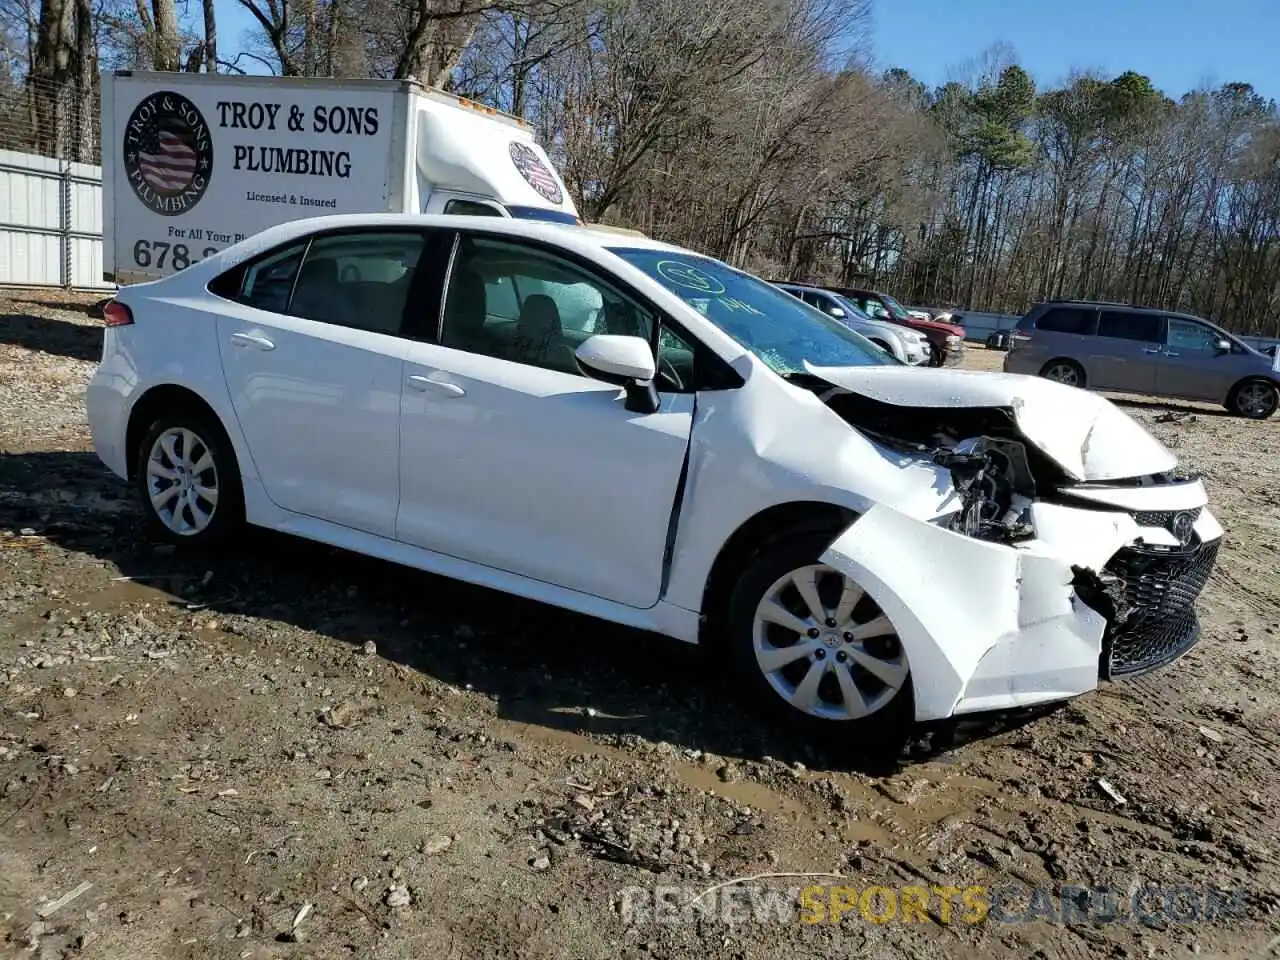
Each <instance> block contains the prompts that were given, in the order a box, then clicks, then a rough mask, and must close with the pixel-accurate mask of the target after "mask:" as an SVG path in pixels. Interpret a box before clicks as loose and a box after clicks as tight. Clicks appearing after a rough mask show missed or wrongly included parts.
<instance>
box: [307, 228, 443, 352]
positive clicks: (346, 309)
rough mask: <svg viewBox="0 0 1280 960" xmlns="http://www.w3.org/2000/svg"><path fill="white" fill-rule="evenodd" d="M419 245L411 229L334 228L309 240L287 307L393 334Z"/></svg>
mask: <svg viewBox="0 0 1280 960" xmlns="http://www.w3.org/2000/svg"><path fill="white" fill-rule="evenodd" d="M422 245H423V238H422V236H421V235H420V234H417V233H355V234H337V235H334V236H328V237H321V238H319V239H317V240H314V241H313V242H312V244H311V247H310V249H309V250H308V251H307V255H306V258H305V259H304V260H303V263H302V269H301V270H299V271H298V281H297V284H296V285H295V286H294V290H293V299H291V300H290V301H289V309H288V311H287V312H288V313H289V314H291V315H293V316H295V317H303V318H304V319H307V320H318V321H320V322H322V323H332V324H335V325H337V326H341V327H353V328H355V329H357V330H367V331H369V332H370V333H386V334H393V335H395V334H399V333H400V324H401V320H402V318H403V316H404V307H405V302H406V301H407V299H408V296H409V285H410V283H412V281H413V273H414V270H415V268H416V267H417V265H418V257H419V255H420V254H421V253H422Z"/></svg>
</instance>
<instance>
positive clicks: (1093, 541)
mask: <svg viewBox="0 0 1280 960" xmlns="http://www.w3.org/2000/svg"><path fill="white" fill-rule="evenodd" d="M1151 492H1152V491H1150V490H1136V489H1135V490H1125V491H1122V492H1121V493H1120V494H1118V495H1117V499H1120V500H1124V501H1132V502H1140V501H1143V500H1149V499H1150V497H1149V496H1144V494H1145V495H1149V494H1150V493H1151ZM1179 499H1180V500H1181V501H1182V502H1181V503H1180V504H1178V509H1177V511H1176V512H1177V513H1191V514H1193V516H1194V519H1193V520H1192V530H1191V533H1190V537H1189V538H1188V536H1187V531H1186V530H1185V529H1180V530H1179V533H1178V534H1177V535H1175V534H1174V533H1173V532H1171V531H1170V530H1168V529H1166V528H1164V527H1160V526H1157V525H1156V523H1157V521H1159V520H1161V519H1162V518H1164V516H1165V514H1166V513H1167V512H1170V511H1159V512H1157V513H1152V512H1148V513H1145V514H1144V513H1143V512H1140V511H1130V510H1124V509H1114V510H1113V509H1101V510H1100V509H1095V508H1088V507H1085V508H1077V507H1071V506H1064V505H1061V504H1058V503H1053V504H1050V503H1040V502H1037V503H1034V504H1033V505H1032V507H1031V514H1032V518H1031V519H1032V526H1033V527H1034V530H1035V536H1034V539H1030V540H1025V541H1022V542H1020V543H1018V544H1016V545H1014V546H1009V545H1004V544H999V543H994V542H990V541H987V540H981V539H977V538H973V537H969V536H965V535H963V534H960V533H956V532H953V531H952V530H949V529H947V528H946V527H944V526H942V525H940V524H939V523H936V522H929V521H925V520H920V519H917V518H914V517H911V516H908V515H906V514H904V513H900V512H898V511H895V510H893V509H892V508H890V507H887V506H883V505H877V506H875V507H873V508H871V509H870V510H868V511H867V512H866V513H865V514H863V515H862V516H861V517H859V519H858V520H857V521H855V522H854V524H853V525H852V526H850V527H849V528H848V529H847V530H846V531H845V532H844V533H843V534H841V535H840V536H839V537H838V538H837V539H836V540H835V541H833V542H832V543H831V545H830V546H829V547H828V549H827V551H826V552H825V553H824V555H823V557H822V561H823V562H824V563H826V564H828V565H829V566H832V567H834V568H836V569H838V570H840V571H841V572H843V573H845V574H846V575H848V576H850V577H852V578H854V579H855V580H856V581H857V582H858V583H859V584H860V585H861V586H862V587H863V588H864V589H865V590H866V591H867V592H868V593H869V594H871V596H872V597H873V598H874V599H875V600H876V602H877V603H878V604H879V605H880V607H881V609H882V610H883V611H884V612H885V613H886V614H887V615H888V616H889V618H890V620H892V621H893V623H894V625H895V627H896V628H897V630H898V635H899V637H900V638H901V640H902V644H903V648H904V649H905V651H906V654H907V658H908V661H909V663H910V666H911V673H912V682H913V687H914V692H915V714H916V719H917V720H920V721H925V720H937V719H942V718H945V717H950V716H953V715H956V714H963V713H974V712H978V711H985V710H1000V709H1009V708H1014V707H1025V706H1031V705H1033V704H1038V703H1046V702H1050V701H1055V700H1063V699H1067V698H1070V697H1074V696H1078V695H1080V694H1082V693H1086V692H1088V691H1090V690H1092V689H1094V688H1096V687H1097V685H1098V681H1099V679H1100V678H1101V679H1110V678H1112V677H1121V676H1133V675H1136V674H1140V673H1143V672H1146V671H1147V670H1151V669H1154V668H1156V667H1158V666H1161V665H1163V664H1165V663H1168V662H1170V661H1172V660H1174V659H1176V658H1177V657H1179V656H1181V655H1182V654H1183V653H1185V652H1186V651H1187V650H1188V649H1190V647H1191V646H1192V645H1194V643H1195V641H1196V638H1197V637H1198V635H1199V626H1198V624H1197V622H1196V617H1195V609H1194V605H1195V601H1196V598H1197V597H1198V596H1199V593H1200V591H1201V589H1202V588H1203V587H1204V584H1205V583H1206V582H1207V580H1208V576H1209V572H1210V570H1211V569H1212V566H1213V563H1214V559H1215V558H1216V554H1217V549H1218V544H1219V542H1220V540H1221V536H1222V528H1221V527H1220V526H1219V525H1218V523H1217V521H1216V520H1215V519H1214V518H1213V516H1212V515H1211V514H1210V513H1209V511H1208V509H1207V508H1206V507H1205V506H1204V491H1203V487H1202V486H1201V485H1199V484H1196V485H1195V486H1194V488H1191V489H1186V488H1184V489H1183V490H1182V492H1181V494H1180V495H1179ZM1195 501H1199V502H1198V503H1196V502H1195ZM1111 506H1117V505H1111ZM1148 524H1151V525H1150V526H1148ZM1184 539H1189V540H1190V541H1191V542H1190V543H1184V542H1183V540H1184Z"/></svg>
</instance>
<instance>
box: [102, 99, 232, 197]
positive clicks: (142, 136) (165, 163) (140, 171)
mask: <svg viewBox="0 0 1280 960" xmlns="http://www.w3.org/2000/svg"><path fill="white" fill-rule="evenodd" d="M123 147H124V170H125V176H127V177H128V178H129V185H130V186H131V187H133V192H134V194H136V195H137V197H138V199H139V200H141V201H142V203H143V205H144V206H145V207H146V208H147V209H148V210H150V211H152V212H153V213H158V214H160V215H161V216H164V217H177V216H180V215H181V214H184V213H187V212H188V211H189V210H191V208H192V207H194V206H195V205H196V204H197V203H199V202H200V198H201V197H203V196H204V193H205V191H206V190H207V189H209V179H210V178H211V177H212V175H213V140H212V138H211V137H210V135H209V125H208V124H207V123H205V122H204V117H202V116H201V115H200V111H199V110H197V109H196V105H195V104H194V103H192V102H191V101H190V100H188V99H187V98H186V97H184V96H182V95H181V94H179V93H173V92H172V91H169V90H161V91H158V92H156V93H153V94H151V95H150V96H149V97H147V98H146V99H145V100H143V101H142V102H141V103H139V104H138V105H137V106H136V107H134V110H133V113H131V114H130V115H129V121H128V123H126V124H125V126H124V144H123Z"/></svg>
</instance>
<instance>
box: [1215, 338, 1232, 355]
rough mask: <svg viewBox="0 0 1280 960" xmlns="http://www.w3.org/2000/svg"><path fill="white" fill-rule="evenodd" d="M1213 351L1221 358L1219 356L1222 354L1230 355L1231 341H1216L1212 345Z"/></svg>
mask: <svg viewBox="0 0 1280 960" xmlns="http://www.w3.org/2000/svg"><path fill="white" fill-rule="evenodd" d="M1213 349H1214V352H1216V353H1217V354H1218V355H1219V356H1221V355H1222V354H1224V353H1230V352H1231V341H1230V340H1219V341H1217V342H1216V343H1215V344H1214V345H1213Z"/></svg>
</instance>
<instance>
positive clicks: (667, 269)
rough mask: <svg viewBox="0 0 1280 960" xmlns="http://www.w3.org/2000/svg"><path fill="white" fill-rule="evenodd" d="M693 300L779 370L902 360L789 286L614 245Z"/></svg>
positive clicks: (684, 256) (693, 259)
mask: <svg viewBox="0 0 1280 960" xmlns="http://www.w3.org/2000/svg"><path fill="white" fill-rule="evenodd" d="M610 249H611V250H612V252H613V253H615V254H617V255H618V256H619V257H621V258H622V259H623V260H626V261H627V262H628V263H630V264H631V265H632V266H634V267H637V268H639V269H640V270H643V271H644V272H645V273H647V274H648V275H649V276H651V277H652V278H653V279H655V280H657V281H658V282H659V283H660V284H662V285H663V286H664V287H666V288H667V289H668V290H670V291H671V292H672V293H674V294H675V295H676V296H678V297H679V298H680V299H681V300H683V301H685V303H687V304H689V305H690V306H692V307H693V308H694V309H695V310H697V311H698V312H699V313H701V314H702V315H703V316H704V317H706V318H707V319H708V320H710V321H711V322H712V323H714V324H715V325H716V326H717V327H719V328H720V329H721V330H723V331H724V332H725V333H727V334H728V335H729V336H731V337H733V339H734V340H736V341H738V343H740V344H742V346H743V347H744V348H745V349H747V350H750V351H751V352H752V353H754V354H755V355H756V356H757V357H759V358H760V359H761V360H762V361H764V363H766V364H767V365H768V366H769V367H770V368H771V369H772V370H773V371H774V372H775V373H779V374H781V375H783V376H788V375H790V374H796V373H804V372H805V369H804V364H805V361H806V360H807V361H808V362H809V363H811V364H813V365H814V366H818V367H867V366H882V365H886V364H893V363H895V362H896V361H895V360H894V358H893V357H891V356H889V355H888V354H886V353H885V352H884V351H883V350H881V349H880V348H879V347H877V346H876V345H875V344H873V343H872V342H871V341H870V340H868V339H866V338H865V337H863V336H862V335H861V334H857V333H854V332H853V331H852V330H850V329H849V328H848V327H846V326H845V325H844V324H842V323H840V321H838V320H835V319H833V318H831V317H828V316H826V315H825V314H823V313H822V311H820V310H818V309H816V308H815V307H811V306H809V305H808V304H806V303H805V302H804V301H803V300H800V299H799V298H797V297H795V296H792V295H791V294H789V293H787V292H786V291H785V290H781V289H779V288H778V287H775V286H774V285H773V284H771V283H765V282H764V281H763V280H759V279H757V278H756V277H753V276H751V275H750V274H747V273H742V272H740V271H738V270H734V269H733V268H732V267H730V266H729V265H728V264H725V263H721V262H720V261H719V260H712V259H711V258H710V257H701V256H698V255H696V254H691V253H684V252H678V253H677V252H670V251H666V250H645V249H634V248H619V247H612V248H610Z"/></svg>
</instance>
